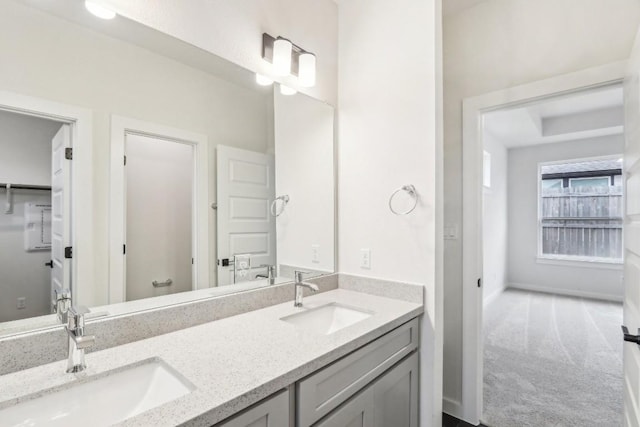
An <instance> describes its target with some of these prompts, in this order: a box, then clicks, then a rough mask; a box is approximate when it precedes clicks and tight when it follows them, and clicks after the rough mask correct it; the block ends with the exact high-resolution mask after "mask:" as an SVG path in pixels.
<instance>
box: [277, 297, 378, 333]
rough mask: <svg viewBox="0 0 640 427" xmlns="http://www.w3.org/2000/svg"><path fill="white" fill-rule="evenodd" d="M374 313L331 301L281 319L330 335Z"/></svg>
mask: <svg viewBox="0 0 640 427" xmlns="http://www.w3.org/2000/svg"><path fill="white" fill-rule="evenodd" d="M372 314H373V313H371V312H368V311H365V310H361V309H359V308H354V307H349V306H346V305H342V304H338V303H331V304H326V305H323V306H320V307H315V308H311V309H308V310H305V311H302V312H300V313H295V314H291V315H289V316H285V317H282V318H281V319H280V320H283V321H285V322H288V323H291V324H293V325H296V326H299V327H301V328H304V329H309V330H312V331H314V332H316V333H319V334H323V335H329V334H332V333H334V332H336V331H339V330H340V329H343V328H346V327H347V326H351V325H353V324H356V323H358V322H360V321H362V320H364V319H366V318H368V317H371V315H372Z"/></svg>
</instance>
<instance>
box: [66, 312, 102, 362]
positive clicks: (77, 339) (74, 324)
mask: <svg viewBox="0 0 640 427" xmlns="http://www.w3.org/2000/svg"><path fill="white" fill-rule="evenodd" d="M89 312H90V310H89V309H88V308H87V307H82V306H80V307H75V306H73V307H71V308H69V310H68V311H67V315H68V316H67V317H68V323H67V326H66V328H65V329H66V331H67V335H68V336H69V359H68V361H67V372H69V373H75V372H82V371H84V370H85V368H86V367H87V364H86V363H85V361H84V350H85V349H86V348H89V347H91V346H92V345H93V344H95V342H96V337H95V336H93V335H85V334H84V315H85V314H87V313H89Z"/></svg>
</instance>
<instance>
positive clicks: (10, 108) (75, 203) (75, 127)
mask: <svg viewBox="0 0 640 427" xmlns="http://www.w3.org/2000/svg"><path fill="white" fill-rule="evenodd" d="M0 110H2V111H7V112H11V113H16V114H22V115H27V116H33V117H39V118H43V119H48V120H54V121H56V122H60V123H63V124H67V125H69V127H70V134H71V146H72V147H73V166H72V168H71V188H70V192H71V218H69V221H70V227H71V245H72V247H73V258H72V259H71V298H72V302H73V304H82V305H88V306H95V305H99V303H102V301H101V300H100V299H99V297H100V294H101V293H100V292H99V290H98V289H94V288H92V286H91V285H93V284H95V283H100V282H99V280H98V278H97V277H95V273H94V271H95V268H94V252H95V251H94V226H93V221H94V215H93V214H94V208H93V163H92V162H93V125H92V120H93V113H92V111H91V110H89V109H86V108H82V107H77V106H74V105H69V104H63V103H59V102H55V101H50V100H48V99H44V98H39V97H34V96H27V95H22V94H18V93H15V92H9V91H0Z"/></svg>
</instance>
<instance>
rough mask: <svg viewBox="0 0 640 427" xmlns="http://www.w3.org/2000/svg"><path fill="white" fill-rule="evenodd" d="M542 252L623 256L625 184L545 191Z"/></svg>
mask: <svg viewBox="0 0 640 427" xmlns="http://www.w3.org/2000/svg"><path fill="white" fill-rule="evenodd" d="M541 209H542V212H541V213H542V253H543V254H545V255H566V256H580V257H598V258H622V225H623V206H622V187H620V186H610V187H580V188H559V189H544V190H542V206H541Z"/></svg>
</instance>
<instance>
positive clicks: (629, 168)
mask: <svg viewBox="0 0 640 427" xmlns="http://www.w3.org/2000/svg"><path fill="white" fill-rule="evenodd" d="M639 41H640V40H639V39H636V43H635V45H634V47H633V51H632V55H631V59H630V60H629V70H628V73H627V76H626V77H625V82H624V98H625V106H624V109H625V139H626V144H625V153H624V154H625V158H624V163H625V167H624V168H625V172H626V173H625V180H626V194H627V200H626V220H625V239H624V240H625V261H624V281H625V286H624V287H625V295H624V324H625V325H626V326H627V327H628V328H629V332H630V333H631V334H636V333H638V328H640V84H639V83H638V78H639V77H640V43H639ZM624 378H625V388H624V417H625V426H629V427H637V426H638V425H640V346H638V345H637V344H635V343H630V342H625V344H624Z"/></svg>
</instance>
